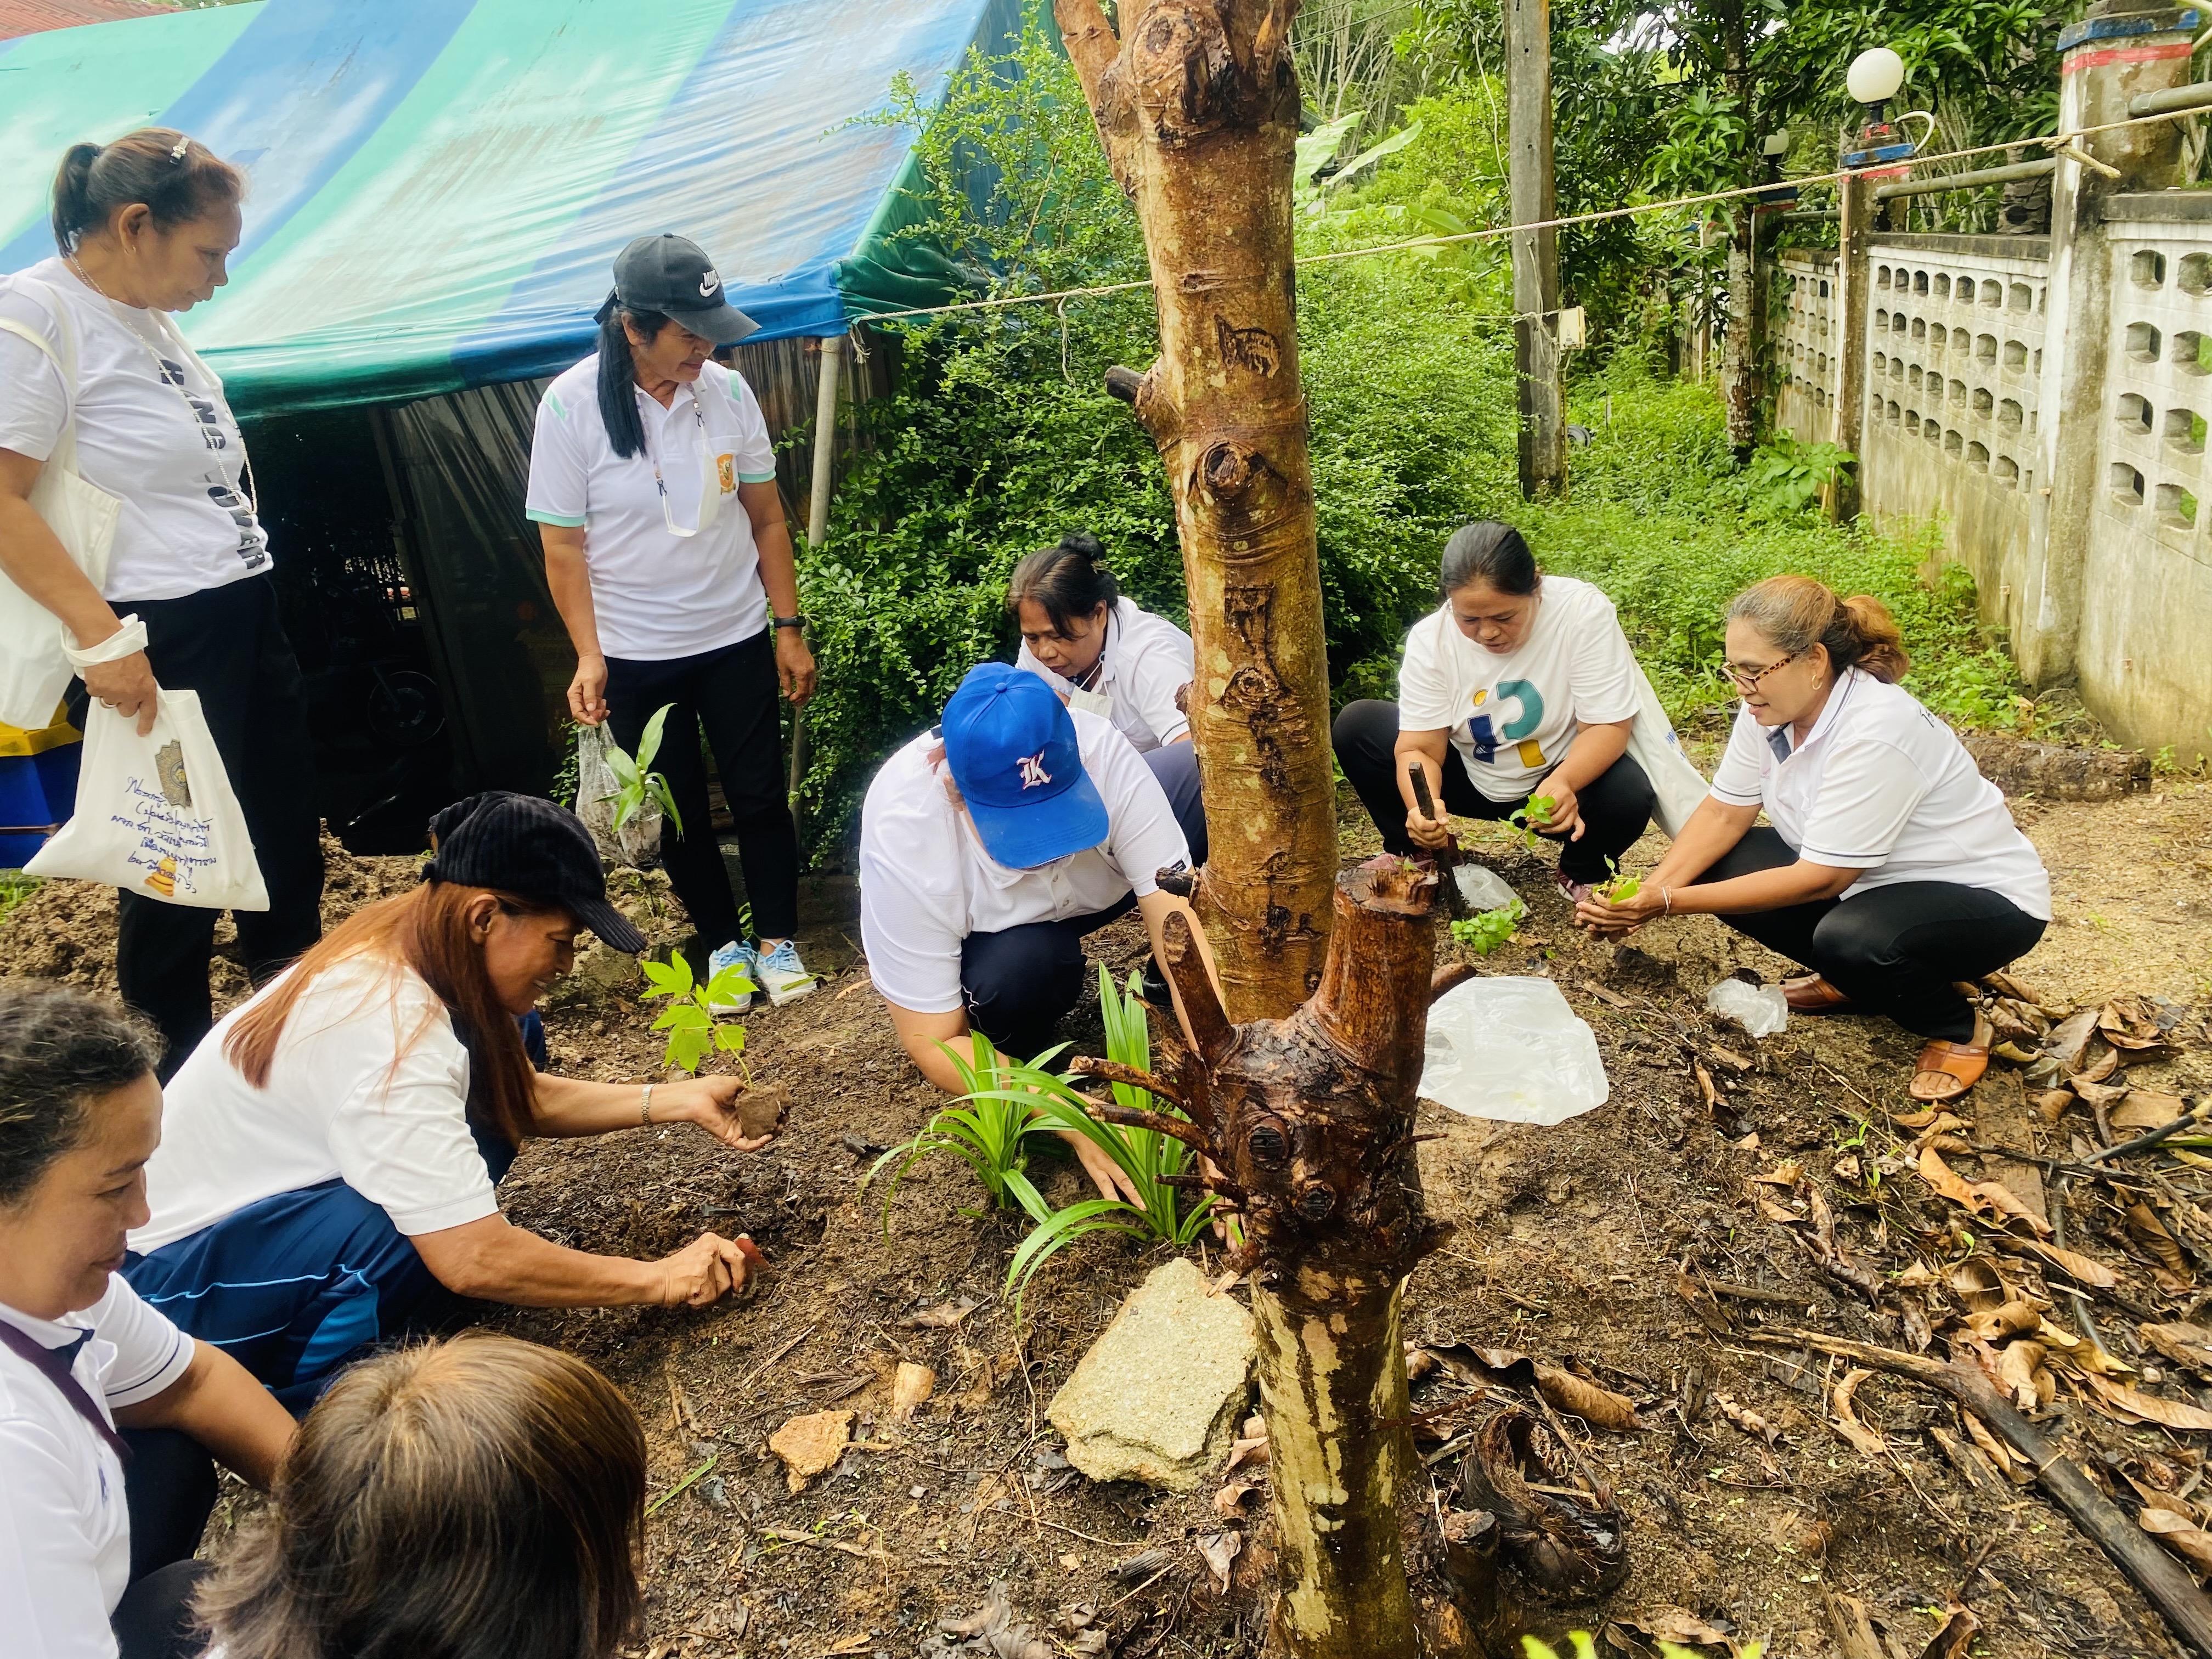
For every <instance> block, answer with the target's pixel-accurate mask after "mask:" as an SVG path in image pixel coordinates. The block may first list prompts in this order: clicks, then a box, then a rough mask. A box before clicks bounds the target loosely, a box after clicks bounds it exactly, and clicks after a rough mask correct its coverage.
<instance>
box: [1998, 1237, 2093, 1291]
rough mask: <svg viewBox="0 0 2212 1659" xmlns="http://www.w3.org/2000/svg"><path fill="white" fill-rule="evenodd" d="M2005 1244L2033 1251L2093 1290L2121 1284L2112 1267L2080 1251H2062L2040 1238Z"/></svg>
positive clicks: (2010, 1241)
mask: <svg viewBox="0 0 2212 1659" xmlns="http://www.w3.org/2000/svg"><path fill="white" fill-rule="evenodd" d="M2005 1242H2006V1243H2008V1244H2010V1245H2012V1246H2013V1247H2014V1248H2015V1249H2021V1250H2030V1251H2033V1253H2034V1254H2035V1255H2039V1256H2041V1257H2042V1258H2043V1259H2044V1260H2045V1261H2048V1262H2050V1263H2051V1265H2052V1266H2053V1267H2063V1268H2064V1269H2065V1271H2066V1273H2067V1274H2068V1275H2069V1277H2070V1278H2071V1279H2073V1280H2074V1282H2075V1284H2077V1285H2088V1286H2089V1287H2090V1288H2091V1289H2092V1290H2099V1291H2109V1290H2111V1289H2112V1288H2113V1287H2114V1286H2115V1285H2118V1283H2119V1282H2120V1279H2119V1275H2118V1273H2114V1272H2113V1271H2112V1269H2111V1268H2110V1267H2106V1265H2105V1264H2104V1263H2103V1262H2101V1261H2095V1260H2093V1259H2092V1258H2090V1257H2088V1256H2086V1255H2081V1252H2079V1251H2078V1250H2062V1249H2059V1248H2058V1247H2057V1245H2056V1244H2046V1243H2044V1242H2043V1241H2042V1240H2041V1239H2039V1238H2017V1237H2015V1238H2008V1239H2007V1240H2006V1241H2005Z"/></svg>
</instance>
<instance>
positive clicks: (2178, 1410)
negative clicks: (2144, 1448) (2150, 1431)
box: [2089, 1372, 2212, 1429]
mask: <svg viewBox="0 0 2212 1659" xmlns="http://www.w3.org/2000/svg"><path fill="white" fill-rule="evenodd" d="M2089 1386H2090V1387H2091V1388H2092V1389H2094V1390H2095V1391H2096V1394H2097V1397H2098V1398H2099V1399H2100V1400H2102V1401H2105V1403H2106V1404H2107V1405H2108V1406H2111V1407H2113V1409H2114V1412H2115V1413H2116V1414H2118V1415H2121V1416H2124V1417H2132V1418H2136V1419H2140V1420H2142V1421H2143V1422H2146V1423H2157V1424H2161V1425H2164V1426H2165V1427H2166V1428H2169V1429H2212V1412H2208V1411H2206V1410H2205V1409H2203V1407H2201V1406H2191V1405H2187V1404H2185V1403H2184V1402H2182V1401H2179V1400H2161V1399H2160V1398H2159V1397H2158V1396H2157V1395H2149V1394H2145V1393H2143V1391H2142V1389H2131V1388H2130V1387H2129V1386H2128V1385H2127V1384H2126V1383H2115V1382H2113V1381H2112V1378H2110V1377H2108V1376H2098V1375H2097V1374H2096V1373H2094V1372H2091V1373H2090V1374H2089Z"/></svg>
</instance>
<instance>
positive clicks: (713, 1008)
mask: <svg viewBox="0 0 2212 1659" xmlns="http://www.w3.org/2000/svg"><path fill="white" fill-rule="evenodd" d="M725 968H742V969H744V973H745V978H746V979H747V980H749V981H751V983H750V984H748V985H747V986H746V987H744V989H743V990H742V991H739V992H738V994H736V995H735V996H726V997H720V998H718V999H716V1000H714V1001H713V1002H710V1003H708V1005H707V1012H708V1013H710V1014H742V1013H744V1012H745V1010H746V1009H748V1008H750V1007H751V1006H753V992H754V991H755V990H756V989H757V988H758V987H759V985H760V958H759V957H757V956H756V955H754V953H753V947H752V946H751V945H748V944H746V943H745V942H744V940H743V939H732V940H731V941H730V942H729V943H728V944H727V945H723V946H722V947H721V948H720V949H719V950H717V951H715V952H714V955H712V956H710V957H708V958H707V977H708V979H709V980H710V981H711V980H712V979H713V978H714V975H717V974H719V973H720V972H721V971H722V969H725Z"/></svg>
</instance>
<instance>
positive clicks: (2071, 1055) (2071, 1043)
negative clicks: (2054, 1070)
mask: <svg viewBox="0 0 2212 1659" xmlns="http://www.w3.org/2000/svg"><path fill="white" fill-rule="evenodd" d="M2096 1035H2097V1011H2096V1010H2095V1009H2094V1008H2077V1009H2075V1011H2074V1012H2072V1013H2070V1014H2069V1015H2067V1017H2066V1018H2064V1019H2063V1020H2061V1021H2059V1022H2058V1024H2056V1025H2054V1026H2052V1027H2051V1034H2050V1035H2049V1036H2046V1037H2045V1038H2044V1039H2043V1052H2044V1053H2045V1054H2049V1055H2050V1056H2051V1058H2052V1059H2053V1060H2057V1062H2058V1069H2059V1070H2060V1071H2062V1072H2078V1071H2080V1070H2081V1062H2082V1060H2083V1058H2084V1057H2085V1056H2086V1055H2087V1054H2088V1052H2089V1044H2090V1043H2091V1042H2093V1040H2094V1039H2095V1037H2096Z"/></svg>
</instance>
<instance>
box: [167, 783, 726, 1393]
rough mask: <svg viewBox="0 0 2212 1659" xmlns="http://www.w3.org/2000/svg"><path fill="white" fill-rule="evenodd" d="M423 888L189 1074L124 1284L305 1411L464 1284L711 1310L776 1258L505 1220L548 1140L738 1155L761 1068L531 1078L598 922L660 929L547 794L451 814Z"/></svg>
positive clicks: (718, 1240)
mask: <svg viewBox="0 0 2212 1659" xmlns="http://www.w3.org/2000/svg"><path fill="white" fill-rule="evenodd" d="M430 832H431V836H432V840H433V842H434V844H435V848H436V853H435V857H434V858H433V859H432V860H431V861H430V863H429V864H428V866H426V868H425V870H424V872H423V874H424V876H425V878H426V879H425V881H424V883H423V884H422V886H420V887H418V888H416V890H414V891H412V892H410V893H408V894H406V895H404V896H402V897H398V898H392V899H386V900H385V901H383V902H381V903H378V904H373V905H370V906H369V907H368V908H366V909H363V910H360V911H357V912H356V913H355V914H354V915H353V916H352V917H350V918H349V920H348V921H346V922H345V923H344V925H343V926H342V927H339V928H337V930H336V931H335V932H334V933H331V935H330V936H329V937H328V938H326V939H325V940H324V941H323V942H322V943H321V944H320V945H317V946H316V947H315V948H314V949H313V951H309V952H308V953H307V955H306V956H305V957H302V958H301V961H300V963H299V964H298V965H297V966H296V967H295V968H293V969H291V970H290V971H289V973H287V974H286V975H284V976H283V978H282V979H280V980H278V981H276V982H275V983H274V984H273V985H271V986H270V987H269V989H267V990H266V991H264V992H263V993H262V994H260V995H258V996H257V997H255V998H254V999H253V1000H252V1001H251V1002H248V1003H247V1004H246V1005H245V1006H243V1007H241V1008H239V1009H237V1010H235V1011H234V1012H232V1013H231V1014H229V1015H228V1017H227V1018H224V1019H223V1021H222V1024H219V1025H217V1026H216V1029H215V1030H214V1031H213V1032H211V1033H210V1035H209V1036H208V1039H207V1041H206V1042H203V1043H202V1044H201V1045H200V1047H199V1048H198V1050H197V1052H196V1053H195V1054H193V1055H192V1057H191V1060H188V1061H186V1062H185V1066H184V1069H183V1070H181V1071H180V1072H179V1073H178V1074H177V1077H176V1080H175V1081H174V1082H173V1083H172V1084H171V1085H170V1086H169V1090H168V1103H167V1112H166V1114H165V1116H164V1121H163V1128H164V1131H165V1133H164V1137H163V1139H162V1142H161V1150H160V1151H159V1152H156V1153H155V1155H154V1158H153V1160H152V1161H151V1162H150V1163H149V1164H148V1165H147V1170H146V1187H147V1201H148V1203H149V1205H150V1206H151V1208H152V1215H151V1218H150V1219H149V1220H148V1221H146V1222H145V1223H144V1224H143V1225H140V1226H139V1227H137V1228H136V1229H134V1230H133V1231H132V1232H131V1252H132V1255H131V1259H130V1261H129V1264H128V1265H127V1266H126V1267H125V1269H124V1276H125V1278H126V1279H129V1280H130V1281H131V1285H132V1286H133V1287H134V1288H135V1289H136V1290H137V1291H138V1292H139V1293H140V1294H141V1295H142V1296H143V1297H144V1298H145V1300H146V1301H147V1302H148V1304H149V1305H151V1306H153V1307H155V1308H157V1309H159V1310H161V1311H162V1312H164V1313H166V1314H167V1316H169V1317H170V1318H172V1319H173V1320H174V1321H175V1322H177V1323H178V1324H179V1326H180V1327H182V1328H183V1329H184V1330H185V1332H186V1333H187V1334H190V1335H193V1336H196V1337H198V1338H200V1339H201V1340H204V1341H208V1342H212V1343H216V1344H217V1345H219V1346H221V1347H222V1348H223V1350H224V1351H225V1352H228V1353H230V1354H232V1355H233V1356H234V1357H235V1358H237V1359H238V1360H239V1361H240V1363H242V1364H244V1365H245V1366H246V1369H247V1370H250V1371H252V1373H253V1374H254V1375H255V1376H258V1377H259V1378H260V1379H261V1380H262V1381H263V1382H264V1383H267V1384H268V1385H269V1386H270V1389H272V1390H273V1391H274V1392H275V1393H276V1396H277V1397H278V1398H279V1399H280V1400H282V1401H284V1403H285V1404H287V1405H288V1406H290V1407H293V1408H294V1409H295V1410H304V1409H305V1408H306V1407H307V1406H308V1405H309V1404H311V1403H312V1402H313V1401H314V1399H315V1398H316V1396H317V1395H319V1394H320V1393H321V1391H322V1390H323V1389H324V1388H325V1387H326V1386H327V1385H328V1383H330V1380H331V1378H332V1377H333V1376H336V1375H337V1371H338V1370H339V1368H340V1367H342V1366H343V1364H345V1363H346V1362H347V1360H348V1359H349V1358H351V1357H353V1356H355V1355H356V1353H357V1352H359V1351H361V1350H362V1349H364V1348H366V1347H368V1346H372V1345H374V1344H375V1343H378V1342H380V1341H383V1340H388V1339H389V1338H391V1337H392V1336H393V1335H395V1334H400V1333H403V1332H405V1331H408V1330H410V1329H413V1328H417V1327H419V1326H421V1325H422V1324H424V1323H427V1322H430V1321H431V1320H432V1319H433V1318H435V1316H438V1315H440V1314H441V1313H444V1312H446V1311H447V1310H449V1309H450V1307H451V1297H450V1296H448V1295H447V1294H445V1293H446V1292H451V1293H452V1295H457V1296H465V1297H481V1298H483V1299H484V1300H486V1301H491V1302H506V1303H510V1304H515V1305H518V1306H523V1307H555V1308H597V1307H617V1306H625V1305H634V1304H659V1305H661V1306H664V1307H676V1306H690V1307H703V1306H705V1305H707V1304H709V1303H712V1302H714V1301H715V1300H717V1299H718V1298H720V1297H721V1296H723V1295H724V1294H725V1293H726V1292H727V1291H732V1290H733V1289H736V1288H737V1287H738V1286H739V1285H743V1284H744V1279H745V1273H746V1271H747V1269H748V1267H749V1265H750V1264H752V1263H755V1262H757V1261H759V1259H760V1256H759V1252H758V1251H757V1250H756V1249H754V1248H753V1246H752V1245H751V1243H750V1242H749V1241H748V1240H746V1239H744V1238H738V1239H727V1238H722V1237H718V1236H717V1235H715V1234H714V1233H705V1234H702V1235H701V1236H700V1237H698V1238H697V1239H696V1240H695V1241H694V1242H693V1243H690V1244H689V1245H687V1246H686V1247H685V1248H684V1249H680V1250H678V1251H677V1252H676V1253H675V1254H674V1255H668V1256H665V1257H663V1258H662V1259H661V1260H659V1261H629V1260H627V1259H625V1258H623V1257H618V1256H605V1255H589V1254H587V1253H586V1252H584V1251H582V1250H573V1249H565V1248H563V1247H562V1246H561V1245H557V1244H555V1243H551V1242H550V1240H547V1239H544V1238H540V1237H538V1235H536V1234H535V1233H532V1232H530V1231H526V1230H525V1229H523V1228H520V1227H517V1226H514V1225H511V1224H510V1223H509V1222H508V1221H507V1219H506V1218H505V1217H503V1216H501V1214H500V1212H499V1201H498V1198H497V1196H496V1193H495V1188H496V1185H497V1183H498V1182H499V1181H500V1180H501V1178H502V1177H503V1176H505V1175H506V1174H507V1167H508V1165H510V1164H512V1163H513V1161H514V1156H515V1151H516V1147H517V1146H518V1145H519V1143H520V1141H521V1139H523V1137H525V1136H526V1135H558V1136H576V1135H593V1134H605V1133H608V1132H610V1131H611V1130H616V1129H626V1128H633V1127H638V1126H640V1125H653V1124H665V1123H678V1122H683V1123H691V1124H695V1125H696V1126H697V1127H700V1128H702V1129H703V1130H705V1131H706V1132H707V1133H709V1134H711V1135H714V1137H716V1138H717V1139H720V1140H722V1141H725V1142H726V1143H727V1144H729V1145H730V1146H733V1147H735V1148H736V1149H737V1150H738V1151H739V1152H754V1151H757V1150H758V1149H759V1148H760V1147H762V1146H765V1145H766V1144H767V1141H766V1139H764V1138H761V1139H748V1138H746V1136H745V1134H744V1127H743V1123H742V1120H741V1115H740V1105H739V1093H740V1087H741V1085H739V1083H738V1079H735V1078H731V1077H702V1078H690V1079H684V1080H681V1081H678V1082H673V1083H662V1084H643V1085H638V1084H619V1083H585V1082H581V1081H579V1080H576V1079H568V1078H559V1077H552V1076H549V1075H547V1074H545V1073H541V1072H538V1071H535V1070H533V1069H532V1066H531V1064H530V1061H529V1060H528V1059H527V1058H526V1055H525V1054H524V1052H523V1047H522V1038H521V1035H520V1031H519V1030H518V1028H517V1024H516V1021H517V1018H518V1017H520V1016H521V1015H523V1014H526V1013H527V1012H530V1010H531V1009H532V1006H534V1005H535V1004H536V1002H537V1000H538V997H539V996H540V995H542V994H544V990H545V988H546V987H548V986H549V985H550V984H551V983H552V982H553V981H555V980H556V979H557V978H559V977H560V976H561V975H562V974H564V973H566V972H567V971H568V966H569V963H570V962H571V961H572V959H573V957H574V949H575V936H576V932H577V929H578V928H580V927H589V928H590V929H591V930H592V932H593V933H597V934H598V935H599V938H600V939H602V940H603V941H604V942H605V943H606V944H607V945H610V946H611V947H612V948H614V949H615V950H617V951H629V952H633V953H635V952H640V951H643V950H644V949H645V945H646V941H645V939H644V938H643V936H642V935H641V934H640V933H638V932H637V930H636V929H635V928H634V927H631V926H630V925H629V922H628V921H625V920H624V919H623V915H622V914H621V913H620V912H619V911H617V909H615V908H614V907H613V906H612V905H611V904H609V903H608V902H607V898H606V886H605V877H604V875H603V874H602V872H601V871H600V867H599V854H598V851H597V850H596V849H595V848H593V846H592V838H591V835H590V832H589V831H587V830H586V829H585V828H584V826H583V824H582V823H581V822H580V820H578V819H577V817H575V815H574V813H571V812H568V811H563V810H562V808H560V807H558V806H556V805H553V804H552V803H551V802H550V801H546V800H540V799H536V798H535V797H532V796H526V795H511V794H505V793H496V792H495V793H489V794H483V795H475V796H471V798H470V799H467V800H465V801H462V802H460V803H459V804H458V805H453V806H449V807H447V809H446V810H445V811H442V812H441V813H440V814H439V815H438V816H437V817H435V818H434V819H433V820H432V821H431V824H430Z"/></svg>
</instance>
